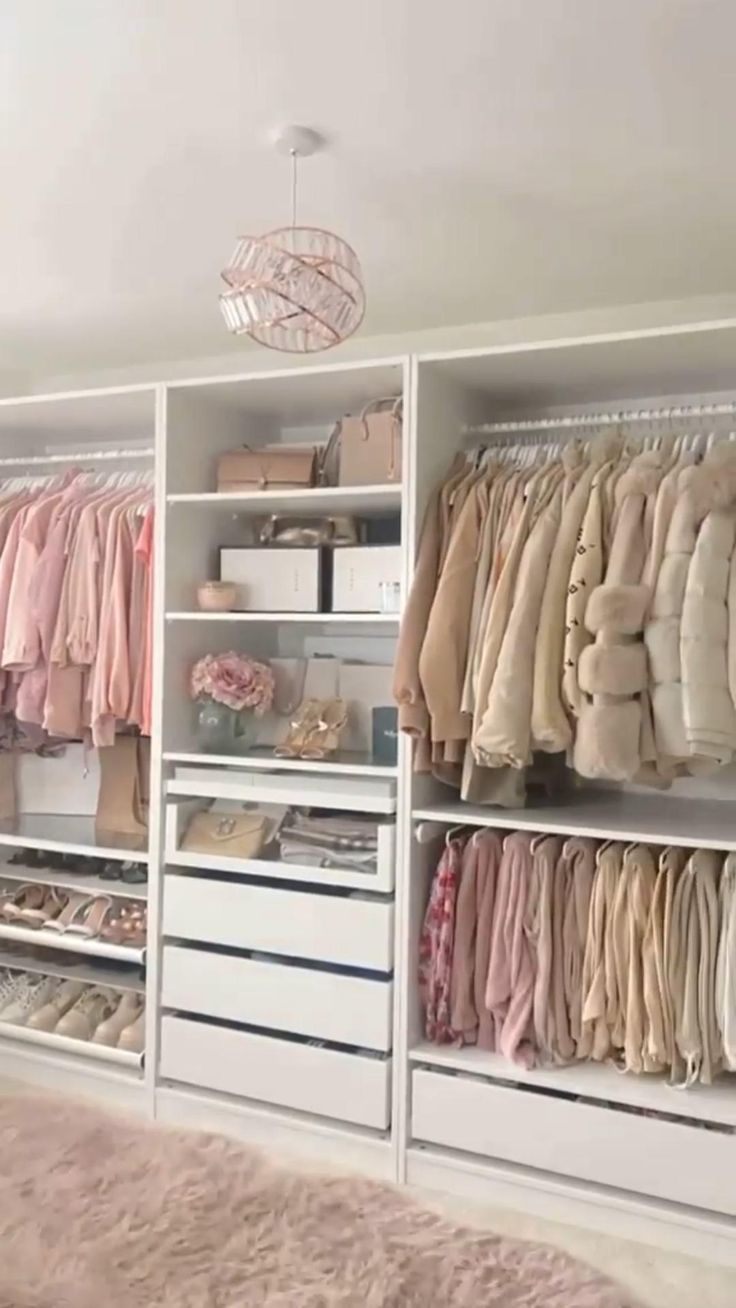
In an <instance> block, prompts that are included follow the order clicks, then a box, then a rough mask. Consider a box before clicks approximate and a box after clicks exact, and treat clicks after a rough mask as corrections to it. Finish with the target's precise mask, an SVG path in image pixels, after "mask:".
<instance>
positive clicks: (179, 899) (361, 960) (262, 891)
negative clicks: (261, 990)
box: [163, 873, 393, 972]
mask: <svg viewBox="0 0 736 1308" xmlns="http://www.w3.org/2000/svg"><path fill="white" fill-rule="evenodd" d="M163 923H164V935H166V936H176V937H179V938H180V939H182V940H196V941H200V942H201V943H203V944H210V945H225V946H228V947H230V948H231V949H254V950H259V951H260V952H261V953H264V954H285V955H287V956H289V957H293V958H309V959H315V960H316V961H320V962H325V963H340V964H342V965H343V966H345V967H356V968H357V967H360V968H369V969H371V970H373V971H376V972H390V971H391V969H392V967H393V905H392V904H391V903H390V902H386V901H375V900H362V899H348V898H346V897H343V896H339V895H317V894H310V893H309V892H308V891H302V890H281V889H273V888H272V887H267V886H257V885H243V884H242V883H239V882H232V881H214V880H204V879H203V878H201V877H196V876H177V875H176V874H172V873H167V874H166V876H165V878H164V914H163Z"/></svg>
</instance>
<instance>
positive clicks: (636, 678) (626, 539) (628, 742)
mask: <svg viewBox="0 0 736 1308" xmlns="http://www.w3.org/2000/svg"><path fill="white" fill-rule="evenodd" d="M660 479H661V466H660V458H659V455H658V454H656V453H655V452H653V451H652V452H649V451H648V452H645V453H643V454H640V455H638V456H637V458H636V459H634V460H633V462H632V464H631V466H630V468H629V469H628V470H627V471H626V472H625V473H624V474H623V476H622V477H621V478H620V480H619V482H618V485H617V488H616V490H617V496H616V499H617V515H616V516H617V521H616V528H615V534H614V537H613V540H612V542H611V550H610V556H609V559H608V563H607V567H606V579H605V584H603V585H598V586H597V587H596V588H595V589H594V590H593V591H592V592H591V593H590V595H589V598H588V603H587V606H586V610H585V626H586V628H587V630H588V631H589V632H590V633H591V634H592V635H593V636H595V642H594V643H593V644H589V645H588V646H586V648H584V649H583V650H582V651H581V653H580V658H579V664H578V684H579V687H580V689H581V691H582V692H583V693H584V700H583V703H582V705H581V709H580V714H579V721H578V728H577V733H576V737H575V747H574V763H575V770H576V772H578V773H579V774H580V775H581V776H583V777H591V778H605V779H607V780H611V781H630V780H632V779H633V778H634V777H635V776H636V774H637V772H638V771H639V767H640V762H641V755H640V741H641V725H642V713H641V702H640V695H641V693H642V691H644V690H645V689H646V686H647V663H646V651H645V648H644V644H643V642H642V639H641V633H642V630H643V627H644V622H645V616H646V608H647V592H646V589H645V588H644V587H643V586H642V585H641V584H640V582H641V574H642V570H643V568H644V562H645V559H646V553H647V536H646V528H645V521H646V513H647V507H648V504H649V503H653V502H654V499H655V497H656V493H657V487H658V485H659V481H660Z"/></svg>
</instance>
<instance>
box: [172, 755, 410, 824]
mask: <svg viewBox="0 0 736 1308" xmlns="http://www.w3.org/2000/svg"><path fill="white" fill-rule="evenodd" d="M264 761H265V762H267V763H268V765H269V768H270V767H271V765H272V764H273V763H274V762H275V760H274V759H273V756H272V755H271V753H270V751H262V752H261V754H260V755H257V756H256V757H255V758H254V759H253V762H254V763H256V762H258V763H261V764H263V762H264ZM363 761H364V760H361V762H363ZM285 762H286V765H287V766H288V763H289V760H286V761H285ZM348 765H349V760H348V761H347V762H346V760H345V756H342V762H341V766H342V767H346V766H348ZM319 766H320V765H319V763H315V764H314V767H315V769H316V770H317V771H316V772H314V773H313V772H309V773H306V772H297V773H292V772H289V771H283V772H279V771H278V769H273V770H271V771H266V772H257V771H253V772H248V771H247V770H246V768H247V764H246V768H244V767H243V765H242V764H239V766H238V767H234V766H233V767H215V766H210V767H205V768H201V767H189V766H188V765H183V766H181V767H177V768H176V769H175V772H174V779H173V781H168V782H167V783H166V793H167V794H168V795H183V796H185V797H187V798H190V799H234V800H238V801H239V802H240V803H244V804H295V805H297V806H299V807H312V808H331V809H347V810H348V812H353V813H395V812H396V781H395V779H393V778H392V777H383V776H375V777H374V776H371V777H368V776H364V777H363V776H362V777H356V776H343V775H341V774H335V775H333V774H330V775H325V776H320V775H319ZM324 766H325V767H326V768H327V769H329V767H330V760H329V759H327V760H325V764H324ZM334 766H336V765H334Z"/></svg>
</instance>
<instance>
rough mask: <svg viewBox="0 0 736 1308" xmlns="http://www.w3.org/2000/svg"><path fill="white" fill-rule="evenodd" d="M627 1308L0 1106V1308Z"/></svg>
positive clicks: (9, 1104)
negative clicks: (436, 1307) (434, 1307)
mask: <svg viewBox="0 0 736 1308" xmlns="http://www.w3.org/2000/svg"><path fill="white" fill-rule="evenodd" d="M256 1305H257V1306H258V1308H432V1306H433V1305H441V1306H442V1308H633V1305H632V1303H631V1300H629V1299H628V1298H627V1297H626V1296H625V1295H624V1294H623V1293H622V1292H621V1291H620V1290H618V1289H617V1288H616V1287H615V1286H614V1285H613V1284H612V1283H611V1282H610V1281H607V1280H605V1279H604V1278H603V1277H601V1276H599V1275H597V1274H596V1273H594V1272H592V1271H589V1270H588V1268H586V1267H585V1266H583V1265H582V1264H581V1263H578V1262H576V1261H575V1260H573V1259H571V1258H568V1257H567V1256H566V1255H564V1254H561V1253H557V1252H556V1251H555V1250H553V1249H549V1248H547V1247H545V1246H543V1245H537V1244H530V1243H524V1242H517V1241H513V1240H508V1239H500V1238H498V1237H496V1236H492V1235H486V1234H482V1233H478V1232H475V1231H472V1230H468V1229H464V1228H460V1227H455V1226H452V1225H451V1224H450V1223H448V1222H447V1221H444V1220H442V1219H441V1218H439V1217H436V1216H434V1215H433V1214H431V1213H429V1212H425V1211H423V1210H422V1209H421V1208H418V1207H416V1206H415V1205H414V1204H413V1203H412V1202H411V1201H410V1200H408V1199H406V1198H405V1197H404V1196H402V1195H401V1194H399V1193H397V1192H396V1191H394V1190H393V1189H391V1188H390V1187H389V1186H383V1185H377V1184H375V1183H373V1182H370V1181H364V1180H358V1179H353V1178H350V1177H348V1178H342V1177H333V1176H328V1177H321V1176H320V1177H315V1176H311V1175H304V1174H302V1173H299V1172H291V1171H289V1170H288V1169H285V1168H282V1167H277V1166H274V1165H273V1164H272V1163H270V1162H268V1161H267V1160H266V1159H265V1158H264V1157H263V1156H262V1155H261V1154H260V1153H259V1152H258V1151H256V1150H253V1149H250V1148H246V1147H243V1146H242V1145H240V1144H236V1143H233V1142H232V1141H229V1140H226V1139H224V1138H222V1137H220V1136H210V1135H199V1134H193V1133H184V1132H179V1131H170V1130H164V1129H161V1128H157V1127H149V1126H145V1125H143V1124H139V1123H138V1122H135V1121H131V1120H130V1119H129V1118H118V1117H117V1116H115V1117H113V1116H109V1115H107V1114H105V1113H102V1112H98V1111H97V1110H95V1109H91V1108H90V1107H89V1105H87V1104H85V1105H80V1104H77V1103H74V1102H71V1101H69V1100H58V1099H56V1098H51V1097H49V1098H45V1097H44V1098H41V1097H37V1096H23V1097H20V1096H14V1095H13V1096H8V1097H7V1098H6V1097H2V1098H0V1308H256Z"/></svg>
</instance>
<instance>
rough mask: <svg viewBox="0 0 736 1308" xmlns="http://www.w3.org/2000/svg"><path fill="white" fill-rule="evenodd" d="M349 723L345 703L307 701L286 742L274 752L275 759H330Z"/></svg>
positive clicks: (339, 701)
mask: <svg viewBox="0 0 736 1308" xmlns="http://www.w3.org/2000/svg"><path fill="white" fill-rule="evenodd" d="M347 720H348V708H347V704H346V703H345V700H343V699H307V700H305V701H304V703H303V704H302V705H301V707H300V708H299V710H298V712H297V715H296V717H295V718H294V720H293V722H292V723H291V729H290V731H289V734H288V735H287V736H286V739H285V740H283V741H282V743H281V744H280V745H277V746H276V748H275V749H274V751H273V752H274V754H275V756H276V758H305V759H323V758H328V757H329V755H330V754H334V753H335V752H336V750H337V749H338V748H339V746H340V736H341V734H342V732H343V729H344V727H345V724H346V723H347Z"/></svg>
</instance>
